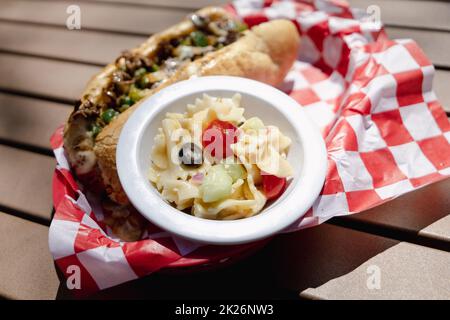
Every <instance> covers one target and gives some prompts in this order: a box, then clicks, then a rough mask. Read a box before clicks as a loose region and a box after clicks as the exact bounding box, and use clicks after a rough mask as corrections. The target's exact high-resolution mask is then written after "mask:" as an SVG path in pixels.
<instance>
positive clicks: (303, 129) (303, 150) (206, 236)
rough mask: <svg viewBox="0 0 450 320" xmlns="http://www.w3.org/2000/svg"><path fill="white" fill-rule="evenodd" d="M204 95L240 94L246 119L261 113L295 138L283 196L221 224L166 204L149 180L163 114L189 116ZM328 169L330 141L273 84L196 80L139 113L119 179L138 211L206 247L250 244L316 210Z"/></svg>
mask: <svg viewBox="0 0 450 320" xmlns="http://www.w3.org/2000/svg"><path fill="white" fill-rule="evenodd" d="M203 93H207V94H209V95H211V96H216V97H217V96H223V97H231V96H233V95H234V94H235V93H240V94H241V96H242V106H243V107H244V108H245V113H244V115H245V117H246V118H247V119H248V118H250V117H252V116H258V117H260V118H261V119H262V120H263V122H264V123H265V124H267V125H269V124H270V125H275V126H278V127H279V128H280V130H281V131H282V132H283V133H284V134H285V135H287V136H288V137H290V138H291V139H292V145H291V147H290V149H289V154H288V161H289V162H290V163H291V164H292V165H293V167H294V170H295V175H294V177H293V179H292V180H291V181H290V183H289V186H288V187H287V189H286V190H285V192H284V193H283V194H282V196H281V197H280V198H278V199H277V200H276V201H274V202H273V203H270V204H269V205H268V206H267V207H266V208H264V210H263V211H261V213H259V214H257V215H255V216H253V217H250V218H245V219H240V220H232V221H222V220H207V219H202V218H198V217H195V216H191V215H189V214H186V213H184V212H182V211H179V210H177V209H175V208H174V207H172V206H171V205H170V204H169V203H167V202H166V201H164V200H163V199H162V197H161V195H160V193H159V192H158V191H157V190H156V189H155V188H154V186H153V185H152V184H151V183H150V182H149V180H148V178H147V176H148V170H149V166H150V161H151V159H150V153H151V148H152V146H153V138H154V137H155V135H156V133H157V130H158V128H159V127H160V126H161V121H162V120H163V119H164V118H165V114H166V112H184V111H185V110H186V106H187V104H188V103H193V102H194V100H195V98H197V97H201V96H202V95H203ZM326 167H327V154H326V149H325V143H324V141H323V139H322V136H321V134H320V132H319V129H318V128H317V127H316V125H315V124H314V123H313V121H312V120H311V119H310V118H309V117H308V116H307V114H306V113H305V111H304V110H303V109H302V107H301V106H300V105H299V104H298V103H297V102H296V101H295V100H293V99H292V98H291V97H289V96H288V95H286V94H285V93H283V92H281V91H280V90H278V89H276V88H274V87H271V86H268V85H266V84H263V83H261V82H257V81H254V80H249V79H245V78H238V77H228V76H210V77H201V78H195V79H191V80H187V81H182V82H178V83H176V84H174V85H171V86H169V87H167V88H165V89H163V90H161V91H160V92H158V93H157V94H155V95H153V96H151V97H149V98H147V99H146V100H145V101H143V102H142V103H141V105H140V106H139V107H138V108H137V109H136V110H135V111H134V113H133V114H132V115H131V117H130V118H129V119H128V121H127V122H126V124H125V126H124V127H123V129H122V132H121V134H120V138H119V143H118V146H117V169H118V172H119V178H120V182H121V184H122V186H123V188H124V190H125V192H126V194H127V196H128V198H129V199H130V201H131V203H132V204H133V205H134V206H135V207H136V209H137V210H138V211H139V212H140V213H141V214H142V215H143V216H144V217H146V218H147V219H148V220H150V221H151V222H152V223H154V224H155V225H157V226H159V227H160V228H162V229H165V230H167V231H168V232H170V233H172V234H175V235H177V236H180V237H183V238H187V239H190V240H193V241H197V242H202V243H209V244H220V245H231V244H240V243H246V242H251V241H255V240H259V239H262V238H266V237H269V236H271V235H273V234H275V233H277V232H280V231H282V230H283V229H284V228H286V227H288V226H289V225H291V224H292V223H294V222H295V221H296V220H297V219H299V218H300V217H302V216H303V215H304V214H305V212H306V211H307V210H308V209H309V208H310V207H311V205H312V204H313V202H314V200H315V199H316V198H317V196H318V195H319V193H320V190H321V189H322V186H323V183H324V179H325V173H326Z"/></svg>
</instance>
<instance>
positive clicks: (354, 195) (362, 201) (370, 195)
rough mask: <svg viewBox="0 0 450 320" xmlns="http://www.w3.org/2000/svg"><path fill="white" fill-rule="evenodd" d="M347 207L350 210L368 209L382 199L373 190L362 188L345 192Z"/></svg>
mask: <svg viewBox="0 0 450 320" xmlns="http://www.w3.org/2000/svg"><path fill="white" fill-rule="evenodd" d="M345 195H346V196H347V202H348V209H349V211H350V212H353V213H354V212H360V211H363V210H366V209H369V208H371V207H373V206H375V205H377V204H379V203H381V202H382V201H383V200H382V199H381V198H380V196H378V194H377V193H376V192H375V190H362V191H351V192H346V193H345Z"/></svg>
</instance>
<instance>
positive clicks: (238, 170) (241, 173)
mask: <svg viewBox="0 0 450 320" xmlns="http://www.w3.org/2000/svg"><path fill="white" fill-rule="evenodd" d="M224 168H225V170H226V171H227V173H228V175H229V176H230V177H231V179H233V183H235V182H236V181H237V180H238V179H244V178H245V170H244V168H243V167H242V165H241V164H239V163H230V164H224Z"/></svg>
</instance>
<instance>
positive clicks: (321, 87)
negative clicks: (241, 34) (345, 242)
mask: <svg viewBox="0 0 450 320" xmlns="http://www.w3.org/2000/svg"><path fill="white" fill-rule="evenodd" d="M227 8H228V9H229V10H231V11H233V12H234V13H236V14H237V15H238V16H240V17H242V18H243V19H244V21H245V22H247V24H249V25H250V26H252V25H255V24H258V23H261V22H264V21H267V20H270V19H275V18H288V19H290V20H292V21H293V22H294V23H295V24H296V25H297V27H298V29H299V32H300V33H301V35H302V47H301V52H300V55H299V60H298V61H297V62H296V63H295V65H294V66H293V67H292V69H291V71H290V72H289V74H288V75H287V77H286V80H285V83H284V84H283V86H282V89H283V90H284V91H286V92H287V93H289V94H290V95H291V96H292V97H293V98H294V99H295V100H297V101H298V102H299V104H300V105H301V106H302V107H303V108H305V110H306V111H307V112H308V114H309V115H310V116H311V118H312V119H313V120H314V121H315V122H317V124H318V125H319V126H320V127H321V129H322V133H323V135H324V137H325V140H326V144H327V149H328V173H327V178H326V181H325V185H324V188H323V190H322V193H321V195H320V197H319V198H318V199H317V200H316V202H315V204H314V206H313V207H312V208H311V209H310V210H309V211H308V213H307V214H306V215H305V216H304V217H303V218H302V219H300V220H299V221H297V222H296V223H295V224H293V225H292V226H291V227H289V228H288V229H287V230H285V232H291V231H296V230H299V229H301V228H305V227H311V226H315V225H318V224H320V223H322V222H323V221H325V220H327V219H329V218H331V217H333V216H337V215H348V214H351V213H356V212H360V211H362V210H365V209H368V208H370V207H373V206H376V205H378V204H381V203H383V202H385V201H388V200H390V199H392V198H394V197H397V196H399V195H401V194H403V193H406V192H408V191H411V190H414V189H417V188H419V187H421V186H424V185H426V184H429V183H432V182H435V181H438V180H441V179H443V178H445V177H446V176H448V175H449V174H450V144H449V141H450V123H449V122H448V120H447V117H446V115H445V112H444V111H443V109H442V108H441V106H440V104H439V102H438V101H437V100H436V97H435V95H434V93H433V91H432V80H433V75H434V68H433V66H432V65H431V63H430V61H429V60H428V59H427V58H426V57H425V55H424V53H423V52H422V50H421V49H420V48H419V47H418V46H417V44H416V43H414V42H413V41H411V40H396V41H392V40H389V39H388V38H387V36H386V34H385V33H384V31H383V29H382V26H381V24H380V23H379V22H373V21H370V19H367V17H365V16H364V15H363V14H362V13H361V11H358V10H354V9H352V8H350V7H349V6H348V5H347V4H345V3H343V2H342V1H319V0H316V1H235V2H234V3H233V4H230V5H228V6H227ZM299 107H300V106H299ZM52 146H53V149H54V151H55V155H56V158H57V161H58V165H57V167H56V170H55V176H54V184H53V191H54V206H55V208H56V213H55V216H54V218H53V221H52V224H51V227H50V239H49V244H50V250H51V252H52V254H53V257H54V259H55V261H56V264H57V265H58V266H59V268H60V269H61V271H62V272H63V273H64V274H65V275H66V276H70V275H71V272H73V270H74V269H72V268H73V267H72V268H69V266H73V265H74V266H77V267H78V268H79V270H80V271H81V287H82V289H83V290H84V292H93V291H96V290H99V289H103V288H107V287H111V286H114V285H117V284H120V283H123V282H126V281H129V280H132V279H136V278H139V277H142V276H145V275H147V274H150V273H152V272H155V271H157V270H160V269H161V268H177V267H186V266H197V265H204V264H216V263H220V262H224V261H226V260H228V259H230V258H233V257H236V256H239V255H241V254H243V253H244V252H246V251H248V250H249V249H251V248H252V247H254V246H255V245H257V244H247V245H240V246H228V247H217V246H200V245H198V244H195V243H192V242H189V241H186V240H182V239H179V238H176V237H173V236H171V235H170V234H168V233H167V232H165V231H163V230H159V229H158V228H156V227H154V226H151V227H150V228H149V230H148V232H147V233H146V235H145V237H144V239H143V240H140V241H137V242H131V243H124V242H121V241H119V240H118V239H117V238H115V237H114V236H113V235H112V234H111V232H110V230H109V229H108V228H106V227H105V226H104V224H103V223H102V218H103V215H102V211H101V208H100V206H99V204H98V199H96V198H95V196H92V195H84V194H83V193H82V192H81V191H80V188H79V186H78V185H77V183H76V182H75V180H74V178H73V176H72V173H71V172H70V168H69V166H68V163H67V159H66V158H65V155H64V151H63V145H62V127H60V128H59V129H58V130H57V131H56V132H55V134H54V136H53V137H52ZM68 268H69V269H68Z"/></svg>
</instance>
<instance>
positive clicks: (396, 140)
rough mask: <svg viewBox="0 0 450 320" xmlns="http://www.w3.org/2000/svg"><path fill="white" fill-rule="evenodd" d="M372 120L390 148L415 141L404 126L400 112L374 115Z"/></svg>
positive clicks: (392, 111) (394, 111) (393, 111)
mask: <svg viewBox="0 0 450 320" xmlns="http://www.w3.org/2000/svg"><path fill="white" fill-rule="evenodd" d="M371 118H372V121H373V122H375V124H376V125H377V127H378V130H379V131H380V135H381V136H382V137H383V139H384V141H386V144H387V145H388V146H397V145H399V144H404V143H408V142H412V141H414V139H413V138H412V137H411V135H410V134H409V132H408V130H406V128H405V127H404V126H403V120H402V117H401V115H400V111H398V110H390V111H385V112H381V113H374V114H372V117H371Z"/></svg>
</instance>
